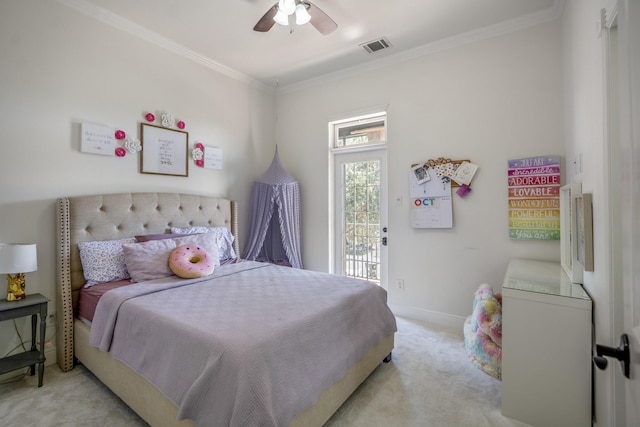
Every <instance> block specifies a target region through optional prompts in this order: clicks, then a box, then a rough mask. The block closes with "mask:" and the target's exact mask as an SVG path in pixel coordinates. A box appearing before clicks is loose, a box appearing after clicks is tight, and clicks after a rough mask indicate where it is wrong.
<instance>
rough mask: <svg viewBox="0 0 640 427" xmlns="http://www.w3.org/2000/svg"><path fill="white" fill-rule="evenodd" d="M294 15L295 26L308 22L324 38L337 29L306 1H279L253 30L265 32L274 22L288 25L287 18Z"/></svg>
mask: <svg viewBox="0 0 640 427" xmlns="http://www.w3.org/2000/svg"><path fill="white" fill-rule="evenodd" d="M294 14H295V22H296V24H298V25H303V24H306V23H307V22H309V23H311V25H313V26H314V27H315V29H316V30H318V31H320V33H321V34H322V35H324V36H326V35H327V34H329V33H331V32H333V31H334V30H335V29H336V28H338V24H336V23H335V22H334V21H333V19H331V18H330V17H329V15H327V14H326V13H324V12H323V11H322V10H320V8H319V7H318V6H316V5H314V4H313V3H311V2H310V1H308V0H279V1H278V3H276V4H274V5H273V6H272V7H271V8H270V9H269V10H267V13H265V14H264V15H263V16H262V18H260V20H259V21H258V23H257V24H256V25H255V27H253V30H254V31H260V32H263V33H264V32H267V31H269V30H270V29H271V27H273V24H275V23H276V22H277V23H278V24H280V25H289V18H290V17H291V16H292V15H294Z"/></svg>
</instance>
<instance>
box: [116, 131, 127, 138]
mask: <svg viewBox="0 0 640 427" xmlns="http://www.w3.org/2000/svg"><path fill="white" fill-rule="evenodd" d="M125 136H127V134H126V133H124V131H123V130H117V131H116V139H124V137H125Z"/></svg>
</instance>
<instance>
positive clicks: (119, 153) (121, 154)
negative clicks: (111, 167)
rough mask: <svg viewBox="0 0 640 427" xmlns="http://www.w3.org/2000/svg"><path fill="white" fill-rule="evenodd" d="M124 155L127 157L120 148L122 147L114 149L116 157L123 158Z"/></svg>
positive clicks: (124, 151)
mask: <svg viewBox="0 0 640 427" xmlns="http://www.w3.org/2000/svg"><path fill="white" fill-rule="evenodd" d="M126 155H127V151H126V150H125V149H124V148H122V147H118V148H116V156H118V157H124V156H126Z"/></svg>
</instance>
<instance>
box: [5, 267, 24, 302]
mask: <svg viewBox="0 0 640 427" xmlns="http://www.w3.org/2000/svg"><path fill="white" fill-rule="evenodd" d="M25 296H26V295H25V293H24V273H17V274H16V275H15V276H13V277H11V275H10V274H7V301H20V300H21V299H24V297H25Z"/></svg>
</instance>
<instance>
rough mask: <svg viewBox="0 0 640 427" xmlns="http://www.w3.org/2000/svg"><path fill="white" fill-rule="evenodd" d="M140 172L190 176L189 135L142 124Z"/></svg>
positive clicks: (179, 131) (180, 131)
mask: <svg viewBox="0 0 640 427" xmlns="http://www.w3.org/2000/svg"><path fill="white" fill-rule="evenodd" d="M140 142H141V144H142V152H141V154H140V172H141V173H153V174H158V175H173V176H189V161H188V160H189V154H188V149H189V133H188V132H185V131H182V130H175V129H168V128H163V127H160V126H155V125H150V124H147V123H140Z"/></svg>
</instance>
